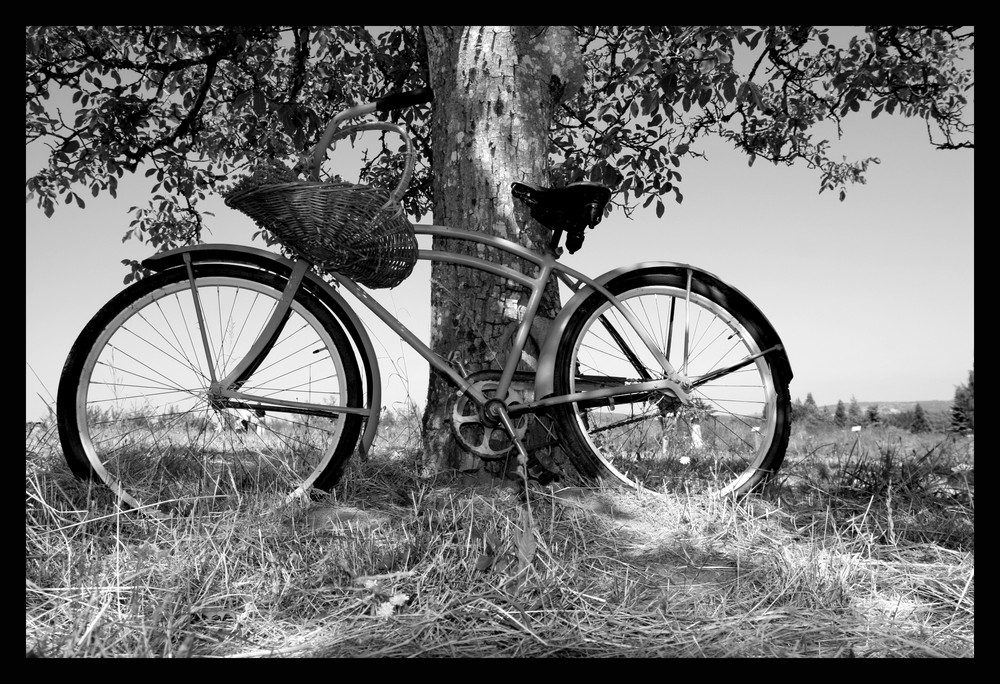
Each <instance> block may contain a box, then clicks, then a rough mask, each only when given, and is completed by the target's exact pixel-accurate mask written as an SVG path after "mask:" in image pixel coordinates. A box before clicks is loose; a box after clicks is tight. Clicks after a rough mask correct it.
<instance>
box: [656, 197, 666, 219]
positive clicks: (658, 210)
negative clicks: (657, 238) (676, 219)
mask: <svg viewBox="0 0 1000 684" xmlns="http://www.w3.org/2000/svg"><path fill="white" fill-rule="evenodd" d="M664 210H665V207H664V206H663V202H662V201H661V200H659V199H658V200H656V218H663V212H664Z"/></svg>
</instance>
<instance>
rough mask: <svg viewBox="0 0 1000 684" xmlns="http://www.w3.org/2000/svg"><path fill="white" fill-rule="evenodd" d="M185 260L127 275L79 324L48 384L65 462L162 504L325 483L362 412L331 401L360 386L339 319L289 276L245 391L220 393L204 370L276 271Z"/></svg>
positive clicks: (215, 373) (260, 312)
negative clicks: (237, 395)
mask: <svg viewBox="0 0 1000 684" xmlns="http://www.w3.org/2000/svg"><path fill="white" fill-rule="evenodd" d="M193 273H194V279H193V282H192V280H191V279H189V275H188V271H187V269H186V268H177V269H171V270H168V271H164V272H162V273H157V274H154V275H152V276H149V277H147V278H144V279H142V280H140V281H139V282H137V283H135V284H134V285H132V286H130V287H129V288H127V289H125V290H124V291H122V292H121V293H119V294H118V295H117V296H116V297H114V298H113V299H112V300H111V301H110V302H108V304H106V305H105V306H104V307H103V308H102V309H101V310H100V311H99V312H98V313H97V314H96V315H95V316H94V318H93V319H92V320H91V321H90V323H89V324H88V325H87V326H86V327H85V328H84V330H83V332H81V333H80V336H79V338H78V339H77V341H76V343H75V344H74V345H73V347H72V349H71V351H70V354H69V357H68V358H67V360H66V363H65V366H64V368H63V372H62V376H61V378H60V382H59V391H58V397H57V416H58V424H59V436H60V440H61V442H62V445H63V453H64V455H65V457H66V460H67V462H68V463H69V465H70V467H71V469H72V470H73V472H74V473H75V474H77V475H78V476H81V477H91V478H96V479H99V480H101V481H102V482H104V484H106V485H107V486H108V489H109V490H110V491H111V492H112V493H113V495H114V497H116V498H117V499H118V501H119V502H120V503H121V504H123V505H125V506H126V507H131V508H143V509H146V510H149V511H160V512H166V513H169V512H173V511H180V512H189V511H191V510H193V509H197V510H221V509H225V508H231V507H234V506H238V505H240V504H241V502H245V501H247V500H248V497H249V496H251V495H252V496H253V497H254V498H253V499H252V501H253V502H256V503H263V504H264V505H271V504H280V503H282V502H286V501H288V500H290V499H291V498H293V497H296V496H299V495H301V494H303V493H304V492H306V491H307V490H309V489H310V488H313V487H315V488H318V489H321V490H328V489H330V488H331V487H332V486H333V485H334V484H335V483H336V482H337V480H338V479H339V478H340V476H341V474H342V473H343V470H344V468H345V466H346V463H347V461H348V459H349V458H350V456H351V454H352V452H353V450H354V447H355V445H356V444H357V440H358V435H359V433H360V428H361V423H362V421H363V418H362V416H360V415H357V414H348V413H338V412H337V411H336V409H338V408H341V407H360V406H361V405H362V399H363V390H362V383H361V375H360V372H359V369H358V364H357V360H356V358H355V355H354V352H353V348H352V346H351V344H350V342H349V341H348V339H347V336H346V334H345V333H344V331H343V329H342V328H341V326H340V324H339V323H338V322H337V320H336V319H335V318H334V316H333V315H332V314H331V313H330V312H329V310H327V309H326V307H325V306H324V305H323V304H322V303H321V302H319V301H318V300H317V299H315V298H314V297H312V296H311V295H310V294H309V293H308V292H305V291H303V290H302V289H301V288H300V289H299V291H298V292H297V293H296V296H295V298H294V300H293V302H292V304H291V307H290V310H289V312H288V314H287V315H286V317H285V319H284V322H283V325H282V326H281V327H280V328H279V330H280V332H279V333H278V334H277V335H276V336H275V337H273V338H272V342H273V343H272V344H270V346H267V347H265V351H264V352H263V358H262V359H261V360H260V362H259V363H256V364H251V369H252V370H251V372H250V374H249V376H248V377H246V378H245V380H244V382H243V383H242V384H241V385H240V386H239V388H238V389H239V391H240V392H242V393H244V394H245V395H247V396H248V397H252V400H250V401H246V402H239V401H233V400H226V399H222V400H220V396H219V394H218V392H215V393H213V391H212V390H213V387H212V379H213V378H215V379H216V381H219V380H222V379H223V378H225V377H226V376H227V374H228V373H229V372H230V371H231V370H232V369H233V368H234V367H236V366H237V364H239V363H240V362H241V361H242V360H243V358H244V357H245V356H246V355H247V352H248V351H249V350H250V349H251V347H252V346H253V344H254V342H255V341H256V340H257V338H258V337H260V335H261V332H262V331H263V330H264V329H265V326H266V324H267V323H268V321H269V320H270V319H271V318H272V313H273V312H274V311H275V307H276V306H277V305H278V302H279V300H280V299H281V296H282V292H283V289H284V287H285V284H286V280H285V279H284V278H282V277H281V276H279V275H277V274H274V273H270V272H266V271H262V270H258V269H253V268H248V267H244V266H237V265H231V264H195V265H194V266H193ZM281 402H287V403H285V404H284V405H282V403H281ZM259 497H264V499H261V498H259Z"/></svg>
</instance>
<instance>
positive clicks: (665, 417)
mask: <svg viewBox="0 0 1000 684" xmlns="http://www.w3.org/2000/svg"><path fill="white" fill-rule="evenodd" d="M689 283H690V284H689ZM606 287H607V288H608V290H609V291H611V292H612V293H613V294H614V295H615V296H616V297H618V298H619V299H620V300H621V301H622V302H623V303H624V304H625V305H626V306H627V307H629V309H630V310H631V311H632V312H633V313H635V314H636V316H637V318H638V319H639V321H640V322H641V323H643V324H644V326H646V327H647V328H648V329H650V334H651V337H652V339H653V340H655V341H656V342H657V345H658V346H659V347H660V349H661V351H663V352H664V354H665V355H666V356H667V358H668V360H669V361H670V362H671V364H673V365H674V366H675V368H676V369H677V370H680V371H681V372H684V373H686V374H687V375H688V377H689V378H690V379H691V380H692V381H694V383H695V387H694V388H693V389H692V390H691V392H690V393H689V394H690V397H691V398H692V399H693V400H694V404H692V405H691V406H682V405H681V404H680V402H679V401H678V400H677V399H676V398H674V397H673V395H670V396H666V395H665V394H664V393H657V394H651V393H647V394H646V395H637V396H633V397H631V398H629V397H620V398H618V400H617V403H616V402H606V401H605V402H603V403H598V402H591V403H590V404H589V405H586V406H584V405H582V404H579V403H575V404H563V405H559V406H556V407H555V411H554V414H555V416H556V418H557V422H558V424H559V426H560V434H561V435H562V439H563V441H564V443H565V445H566V446H567V447H568V448H567V452H568V455H569V457H570V460H571V461H572V463H573V465H574V466H576V468H577V470H578V471H580V473H581V474H582V475H584V476H585V477H587V478H589V479H594V480H600V481H605V482H610V483H613V484H624V485H627V486H630V487H641V488H644V489H648V490H653V491H660V492H669V491H678V490H681V489H683V490H684V491H689V492H691V491H696V492H708V493H711V494H714V495H720V496H721V495H735V496H739V495H743V494H746V493H748V492H751V491H754V490H756V489H758V488H759V487H760V486H761V485H763V484H764V483H765V482H766V480H767V479H768V477H770V476H771V475H773V474H774V473H775V472H776V471H777V470H778V468H779V467H780V466H781V462H782V460H783V459H784V455H785V450H786V448H787V445H788V435H789V430H790V400H789V393H788V382H789V381H790V379H791V371H790V370H789V366H788V362H787V357H786V356H785V352H784V351H783V349H782V348H781V347H780V346H778V345H775V344H774V341H775V339H774V338H776V336H775V335H772V334H770V333H769V332H768V331H771V328H770V324H769V323H767V321H766V320H765V319H764V318H763V316H762V315H761V314H760V312H759V311H758V310H757V308H756V307H755V306H753V304H751V303H750V302H749V300H746V299H745V298H744V297H743V296H742V295H738V294H737V293H735V291H734V290H732V288H729V287H728V286H726V285H725V284H724V283H722V282H721V281H719V280H717V279H716V278H714V277H712V276H710V275H708V274H705V273H703V272H698V273H697V276H696V277H692V278H691V279H690V280H689V270H688V269H685V268H683V267H669V268H659V269H653V270H646V271H637V272H635V273H632V274H626V275H624V276H620V277H618V278H616V279H614V280H612V281H611V282H610V283H608V284H607V285H606ZM661 305H662V306H661ZM685 306H687V307H690V308H689V309H686V310H685V309H684V307H685ZM671 312H672V314H671ZM605 321H607V323H605ZM609 326H610V327H609ZM611 329H614V330H615V331H616V332H617V335H618V336H619V337H618V339H616V338H615V337H614V336H613V334H612V333H610V332H609V331H610V330H611ZM685 338H686V339H687V342H686V343H685ZM622 341H624V343H625V345H624V346H625V347H627V348H630V349H632V350H633V354H634V356H633V357H631V358H630V357H628V356H627V355H626V354H624V353H622V351H621V349H622V347H623V345H622ZM765 350H766V351H767V353H765V354H763V355H761V356H759V357H757V358H756V359H755V360H753V361H751V362H750V363H749V364H748V365H746V366H744V367H743V368H740V369H737V370H733V371H731V372H728V373H726V374H724V375H721V376H719V377H715V378H713V379H710V380H707V381H706V382H705V383H704V384H700V385H699V384H698V383H699V379H700V378H706V379H707V378H710V377H711V376H709V375H708V373H710V372H711V371H713V370H716V369H720V368H731V367H732V366H733V365H734V364H736V363H738V362H740V361H741V360H746V359H747V357H750V356H753V355H755V354H758V353H760V352H762V351H765ZM638 367H642V368H643V369H644V370H643V371H639V370H638ZM663 376H664V374H663V372H662V370H661V369H660V367H659V365H658V364H657V363H656V362H655V361H653V358H652V354H650V352H649V350H648V349H647V348H646V347H645V345H644V344H643V343H642V342H641V341H639V338H638V336H637V335H636V334H635V332H634V330H632V329H631V326H629V325H628V324H627V323H626V322H625V319H624V317H622V316H621V313H620V312H619V311H618V310H617V309H615V308H613V307H612V305H611V304H610V303H609V302H608V301H607V299H606V298H605V297H604V296H603V295H601V294H599V293H595V294H593V295H591V296H590V297H588V298H587V299H586V300H584V302H583V303H582V304H581V305H580V307H579V308H578V309H577V311H575V312H574V314H573V315H572V316H571V318H570V321H569V322H568V324H567V326H566V330H565V332H564V334H563V336H562V338H561V340H560V343H559V346H558V350H557V354H556V360H555V377H554V378H553V387H554V390H555V394H557V395H560V394H569V393H572V392H574V391H577V389H578V388H579V389H586V387H587V386H590V387H593V386H594V383H597V384H599V385H603V386H613V385H615V384H628V383H629V382H642V381H644V380H650V379H658V378H661V377H663ZM588 383H589V385H588Z"/></svg>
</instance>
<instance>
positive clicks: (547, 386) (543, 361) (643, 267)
mask: <svg viewBox="0 0 1000 684" xmlns="http://www.w3.org/2000/svg"><path fill="white" fill-rule="evenodd" d="M687 271H690V272H691V278H692V281H693V282H694V283H695V286H696V287H698V288H700V289H711V290H712V291H713V292H714V293H715V294H716V295H718V296H720V297H721V299H722V301H723V302H724V303H726V308H727V309H729V310H733V309H735V310H740V311H747V312H753V313H755V314H756V317H757V320H759V321H760V322H761V326H762V328H763V330H762V334H763V341H764V344H765V346H766V347H772V346H774V345H781V339H780V338H779V337H778V333H777V332H776V331H775V329H774V326H772V325H771V323H770V321H768V320H767V318H766V317H765V316H764V314H763V313H761V311H760V309H758V308H757V306H756V305H755V304H754V303H753V302H751V301H750V299H748V298H747V297H746V295H744V294H743V293H742V292H740V291H739V290H737V289H736V288H735V287H733V286H732V285H729V284H727V283H725V282H724V281H722V280H721V279H720V278H719V277H717V276H715V275H713V274H711V273H709V272H708V271H705V270H703V269H700V268H697V267H695V266H690V265H688V264H681V263H676V262H670V261H656V262H645V263H641V264H633V265H631V266H622V267H620V268H616V269H614V270H612V271H608V272H607V273H605V274H603V275H601V276H599V277H598V278H596V279H595V280H594V282H595V283H596V284H597V285H598V286H600V287H602V288H606V289H609V290H611V291H612V292H614V290H615V286H616V281H618V282H619V284H620V282H621V281H624V280H626V279H632V278H640V277H642V276H645V275H653V274H659V273H675V274H683V273H686V272H687ZM619 279H621V280H619ZM595 292H597V290H596V289H595V288H594V287H593V286H591V285H586V286H585V287H583V288H581V289H580V290H579V291H578V292H577V293H576V294H575V295H573V297H571V298H570V300H569V302H567V303H566V305H565V306H564V307H563V308H562V310H561V311H560V312H559V315H558V316H556V319H555V320H554V321H553V322H552V326H551V327H550V328H549V332H548V334H547V336H546V338H545V343H544V344H543V345H542V350H541V352H540V354H539V358H538V370H537V371H536V374H535V396H536V397H539V398H542V397H546V396H549V395H551V394H552V393H553V392H554V391H555V390H554V387H553V385H554V382H555V370H556V353H557V351H558V350H559V341H560V339H562V336H563V335H564V334H566V330H567V328H568V327H569V322H570V319H572V318H573V314H574V313H576V311H577V310H578V309H579V308H580V307H581V306H582V305H583V302H584V301H586V299H587V298H588V297H590V296H591V295H592V294H594V293H595ZM776 366H777V367H778V368H779V369H780V371H781V375H782V377H783V378H784V379H785V382H786V383H787V382H790V381H791V379H792V369H791V365H790V364H789V362H788V356H787V352H786V351H784V346H783V345H782V352H781V353H780V354H779V355H778V357H777V359H776Z"/></svg>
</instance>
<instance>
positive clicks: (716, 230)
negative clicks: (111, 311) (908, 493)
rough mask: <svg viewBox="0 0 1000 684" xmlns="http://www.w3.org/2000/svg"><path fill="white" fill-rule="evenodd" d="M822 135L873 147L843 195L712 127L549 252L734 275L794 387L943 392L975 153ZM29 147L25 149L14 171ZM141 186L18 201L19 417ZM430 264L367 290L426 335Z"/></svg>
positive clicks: (961, 285) (408, 360) (857, 135)
mask: <svg viewBox="0 0 1000 684" xmlns="http://www.w3.org/2000/svg"><path fill="white" fill-rule="evenodd" d="M823 133H824V135H825V137H828V138H830V139H831V143H832V145H833V150H834V151H835V153H837V154H843V155H845V156H846V157H847V158H848V159H857V158H861V157H867V156H873V157H878V158H879V159H880V161H881V163H880V164H877V165H871V166H869V169H868V173H867V178H868V182H867V184H865V185H854V186H849V187H848V193H847V199H846V200H845V201H843V202H841V201H839V200H838V198H837V195H836V194H835V193H831V192H829V191H827V192H824V193H822V194H820V193H819V192H818V191H819V176H818V173H817V172H814V171H811V170H809V169H807V168H805V166H792V167H787V166H774V165H771V164H769V163H766V162H761V161H759V160H758V161H757V163H755V164H754V166H753V167H749V166H748V165H747V157H746V156H745V155H743V154H740V153H737V152H735V151H732V150H731V149H728V148H727V147H726V146H725V144H724V143H722V142H720V141H715V140H712V141H709V142H706V143H704V145H703V147H702V149H703V150H704V151H705V152H706V154H707V157H708V158H707V160H700V159H685V160H683V161H682V166H681V168H680V171H681V173H682V176H683V182H682V183H681V185H680V188H681V192H682V193H683V195H684V201H683V202H682V203H681V204H677V203H675V202H673V201H670V202H668V205H667V208H666V212H665V213H664V215H663V217H662V218H660V219H657V218H656V216H655V213H654V212H653V211H652V208H651V209H650V210H649V211H637V212H636V213H635V214H634V215H633V218H632V219H631V220H630V219H628V218H626V217H625V216H624V215H623V214H622V213H621V212H616V213H613V214H612V215H611V216H610V217H608V218H606V219H605V220H604V221H603V222H602V223H601V224H599V225H598V226H597V227H596V228H595V229H593V230H590V231H588V232H587V238H586V242H585V243H584V246H583V248H582V250H580V251H579V252H577V253H576V254H574V255H565V256H564V257H563V261H565V263H567V264H568V265H569V266H572V267H573V268H576V269H577V270H581V271H583V272H584V273H587V274H588V275H591V276H597V275H599V274H600V273H603V272H605V271H609V270H611V269H613V268H616V267H618V266H621V265H623V264H631V263H638V262H645V261H653V260H656V261H673V262H681V263H686V264H690V265H693V266H697V267H700V268H702V269H704V270H707V271H709V272H711V273H713V274H714V275H716V276H717V277H719V278H721V279H722V280H724V281H725V282H727V283H729V284H731V285H733V286H735V287H736V288H737V289H739V290H741V291H742V292H743V293H744V294H745V295H747V296H748V297H749V298H750V299H751V300H752V301H753V302H754V303H755V304H757V306H758V307H759V308H760V309H761V311H762V312H763V313H764V315H765V316H766V317H767V318H768V319H769V320H770V321H771V323H772V324H773V325H774V327H775V328H776V330H777V331H778V334H779V335H780V336H781V338H782V341H783V342H784V344H785V346H786V348H787V350H788V355H789V359H790V361H791V364H792V369H793V372H794V376H795V377H794V379H793V380H792V384H791V396H792V398H793V399H796V398H798V399H802V400H804V399H805V398H806V396H807V395H808V394H812V396H813V399H814V400H815V401H816V403H817V404H819V405H821V406H822V405H830V404H836V403H837V402H838V401H839V400H842V401H844V403H845V404H846V403H849V402H850V401H851V399H852V398H855V399H857V400H858V401H859V402H861V403H866V404H867V403H879V402H882V403H885V402H926V401H932V400H945V401H950V400H951V399H952V398H953V397H954V393H955V388H956V387H957V386H958V385H960V384H964V383H966V382H967V381H968V374H969V371H970V370H972V368H973V363H974V348H973V340H974V294H975V293H974V285H973V283H974V258H973V252H974V232H975V230H974V219H973V214H974V211H973V206H974V191H973V187H974V152H973V151H972V150H954V151H941V150H935V149H933V148H932V147H931V145H930V144H929V143H928V141H927V131H926V129H925V127H924V124H923V122H922V121H921V120H915V119H904V118H902V117H899V116H886V115H884V114H883V115H882V116H879V117H878V118H876V119H871V118H870V117H869V116H867V115H866V114H865V113H864V112H861V113H860V114H859V115H856V116H854V117H850V118H848V119H847V120H845V122H844V125H843V133H844V135H843V138H842V139H841V140H836V135H835V131H833V130H832V129H831V130H830V131H824V132H823ZM44 152H45V150H44V149H43V148H42V147H41V146H40V145H38V144H34V145H30V146H28V147H27V148H26V174H27V176H30V175H31V174H32V173H33V171H35V170H37V169H38V168H39V167H40V165H41V164H42V159H43V155H44ZM27 176H26V177H27ZM349 177H350V176H349V175H345V178H349ZM150 185H151V183H149V182H148V181H147V179H145V178H143V177H142V176H141V173H140V174H139V175H137V176H135V177H132V178H128V177H126V179H123V181H122V182H121V184H120V188H119V196H118V198H117V199H112V198H111V197H109V196H102V197H99V198H94V197H91V196H90V195H89V193H87V194H84V193H81V194H82V195H83V196H84V199H85V201H86V204H87V206H86V208H84V209H79V208H77V207H76V205H75V204H74V205H72V206H70V205H65V204H62V205H59V206H58V207H57V209H56V211H55V213H54V215H53V216H52V217H51V218H46V217H45V215H44V213H43V212H42V210H41V209H38V208H37V206H36V205H35V204H34V203H32V202H29V203H27V204H26V211H25V362H26V363H25V419H26V420H39V419H41V418H42V417H44V416H45V415H46V413H47V411H48V407H51V408H52V409H54V406H55V394H56V390H57V386H58V383H59V374H60V371H61V369H62V364H63V362H64V361H65V359H66V355H67V354H68V353H69V350H70V347H71V345H72V343H73V341H74V339H75V338H76V335H77V334H78V333H79V332H80V330H81V329H82V328H83V327H84V325H86V323H87V321H88V320H89V319H90V317H91V316H93V315H94V314H95V313H96V312H97V310H98V309H99V308H100V307H101V306H102V305H103V304H104V303H105V302H106V301H107V300H108V299H110V298H111V297H112V296H113V295H114V294H116V293H117V292H118V291H119V290H121V289H122V288H123V287H124V285H123V284H122V279H123V278H124V276H125V275H126V270H125V267H124V266H122V265H121V261H122V259H128V258H133V259H142V258H145V257H147V256H149V255H151V254H152V253H153V249H152V248H151V247H149V246H148V245H143V244H140V243H138V242H136V241H135V240H129V241H128V242H126V243H124V244H123V243H122V236H123V235H124V233H125V231H126V229H127V227H128V223H129V221H130V220H131V217H130V215H128V214H127V210H128V208H129V207H130V206H133V205H137V204H143V203H144V202H145V200H144V199H143V197H144V196H148V194H149V189H150ZM205 209H206V210H209V211H212V212H214V214H215V216H214V217H209V227H210V228H211V229H212V233H211V234H210V235H207V236H206V237H205V239H206V241H211V242H230V243H235V244H246V245H249V244H254V245H256V246H259V247H263V244H262V243H260V242H251V240H250V236H251V234H252V233H253V231H254V225H253V223H252V222H251V221H250V219H249V218H246V217H244V216H243V215H242V214H239V213H238V212H236V211H233V210H230V209H228V208H227V207H225V205H224V204H222V201H221V199H219V200H213V201H210V202H209V203H208V205H206V206H205ZM424 221H425V222H429V221H430V218H429V217H426V218H425V219H424ZM421 246H422V247H429V244H428V243H423V244H422V245H421ZM429 274H430V268H429V266H428V265H427V264H426V263H423V262H422V263H418V264H417V267H416V268H415V269H414V272H413V275H411V276H410V278H409V279H408V280H407V281H405V282H404V283H403V284H402V285H400V286H398V287H397V288H395V289H391V290H376V291H374V294H375V295H376V298H377V299H378V300H379V301H380V302H381V303H382V304H383V305H384V306H386V307H387V308H388V309H389V310H390V311H392V312H394V313H395V315H396V316H397V318H398V319H399V320H400V321H401V322H403V323H404V324H405V325H407V327H409V328H411V330H413V332H414V333H416V334H417V335H418V336H420V337H421V338H423V339H424V340H425V341H426V340H427V338H428V333H429V325H430V323H429V320H430V318H429V313H428V306H429V293H430V285H429ZM363 318H364V320H365V321H366V322H368V323H369V325H370V331H369V332H370V334H371V336H372V340H373V343H374V345H375V347H376V349H377V351H378V355H379V357H380V358H379V363H380V367H381V371H382V376H383V404H384V405H386V406H389V407H391V408H396V409H398V408H401V407H402V406H403V403H404V402H407V401H410V402H413V403H414V404H416V405H417V406H423V404H424V402H425V397H426V391H427V367H426V362H424V361H423V360H422V359H421V358H420V357H419V356H417V355H416V354H414V353H413V352H411V351H409V350H408V348H406V345H405V344H404V343H402V342H401V341H400V340H399V339H398V337H396V336H395V334H394V333H392V332H391V331H389V330H388V329H387V328H385V327H384V326H383V325H382V324H381V323H380V322H378V321H377V320H375V319H374V318H373V317H372V316H370V315H367V316H364V317H363Z"/></svg>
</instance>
